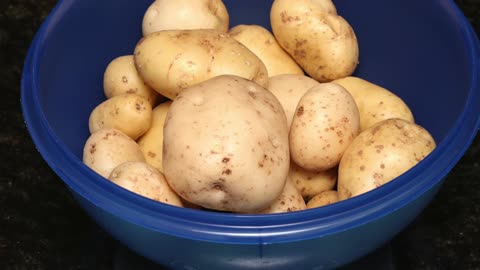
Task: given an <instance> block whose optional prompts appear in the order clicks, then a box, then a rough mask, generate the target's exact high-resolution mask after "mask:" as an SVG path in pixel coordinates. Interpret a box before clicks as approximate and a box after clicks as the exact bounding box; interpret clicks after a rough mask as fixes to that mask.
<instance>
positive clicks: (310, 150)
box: [289, 83, 360, 171]
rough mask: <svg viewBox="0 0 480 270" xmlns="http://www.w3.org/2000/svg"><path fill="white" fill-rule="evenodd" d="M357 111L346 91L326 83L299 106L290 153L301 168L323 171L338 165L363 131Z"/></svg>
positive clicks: (306, 95) (291, 131)
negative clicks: (348, 147) (361, 130)
mask: <svg viewBox="0 0 480 270" xmlns="http://www.w3.org/2000/svg"><path fill="white" fill-rule="evenodd" d="M359 122H360V120H359V115H358V109H357V106H356V104H355V101H354V100H353V97H352V96H351V95H350V94H349V93H348V91H347V90H345V88H343V87H341V86H339V85H337V84H334V83H323V84H320V85H318V86H315V87H313V88H311V89H310V90H308V91H307V93H305V95H303V97H302V98H301V99H300V101H299V102H298V105H297V109H296V113H295V115H294V116H293V121H292V126H291V127H290V135H289V139H290V153H291V157H292V160H293V161H294V162H295V163H296V164H297V165H298V166H300V167H302V168H304V169H306V170H311V171H324V170H328V169H331V168H333V167H335V166H337V165H338V163H339V162H340V158H341V157H342V155H343V152H344V151H345V149H346V148H347V146H348V145H349V144H350V143H351V142H352V141H353V139H354V138H355V137H356V136H357V134H358V131H359V128H360V123H359Z"/></svg>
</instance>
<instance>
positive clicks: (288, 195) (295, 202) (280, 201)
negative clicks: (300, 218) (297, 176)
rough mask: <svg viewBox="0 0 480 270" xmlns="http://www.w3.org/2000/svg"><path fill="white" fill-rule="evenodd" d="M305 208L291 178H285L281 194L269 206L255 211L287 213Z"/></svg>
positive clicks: (260, 212)
mask: <svg viewBox="0 0 480 270" xmlns="http://www.w3.org/2000/svg"><path fill="white" fill-rule="evenodd" d="M306 208H307V205H306V204H305V201H304V200H303V197H302V194H300V192H299V191H298V190H297V189H296V188H295V185H294V184H293V182H292V180H290V179H289V178H287V181H286V183H285V186H284V187H283V191H282V194H280V196H278V198H277V199H276V200H275V201H274V202H273V203H272V204H271V205H270V206H269V207H267V208H265V209H263V210H262V211H259V212H257V214H276V213H288V212H294V211H300V210H305V209H306Z"/></svg>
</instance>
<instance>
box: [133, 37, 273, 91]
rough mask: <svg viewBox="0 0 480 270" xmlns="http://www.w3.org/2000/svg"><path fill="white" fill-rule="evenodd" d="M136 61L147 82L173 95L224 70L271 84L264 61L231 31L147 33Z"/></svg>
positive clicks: (137, 50) (157, 89) (140, 42)
mask: <svg viewBox="0 0 480 270" xmlns="http://www.w3.org/2000/svg"><path fill="white" fill-rule="evenodd" d="M135 65H136V67H137V70H138V72H139V74H140V76H141V77H142V78H143V79H144V81H145V82H146V83H147V84H148V85H150V86H151V87H152V88H153V89H155V90H156V91H157V92H159V93H160V94H162V95H163V96H166V97H168V98H170V99H174V98H175V97H176V96H177V95H178V94H179V93H180V92H181V91H182V90H184V89H186V88H188V87H189V86H192V85H194V84H197V83H199V82H202V81H205V80H207V79H210V78H213V77H216V76H219V75H223V74H229V75H236V76H239V77H242V78H245V79H248V80H252V81H254V82H256V83H258V84H259V85H261V86H263V87H265V88H267V87H268V73H267V69H266V67H265V65H264V64H263V62H262V61H261V60H260V59H259V58H258V57H257V56H256V55H255V54H254V53H253V52H251V51H250V50H249V49H247V48H246V47H245V46H243V45H242V44H241V43H240V42H238V41H236V40H235V39H234V38H232V37H230V35H228V34H226V33H222V32H219V31H217V30H211V29H210V30H171V31H161V32H155V33H152V34H150V35H147V36H145V37H144V38H143V39H142V40H140V41H139V42H138V44H137V46H136V48H135Z"/></svg>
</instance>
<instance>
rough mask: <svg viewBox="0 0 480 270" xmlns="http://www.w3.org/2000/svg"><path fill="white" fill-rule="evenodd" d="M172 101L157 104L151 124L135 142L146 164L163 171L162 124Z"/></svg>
mask: <svg viewBox="0 0 480 270" xmlns="http://www.w3.org/2000/svg"><path fill="white" fill-rule="evenodd" d="M170 105H172V101H167V102H164V103H161V104H159V105H158V106H157V107H155V109H153V112H152V125H151V127H150V129H149V130H148V131H147V132H146V133H145V134H144V135H143V136H142V137H141V138H140V139H138V141H137V143H138V146H140V149H141V150H142V152H143V154H144V155H145V159H146V161H147V163H148V164H150V165H152V166H153V167H155V168H157V169H158V170H159V171H160V172H162V173H163V164H162V162H163V158H162V155H163V154H162V151H163V124H164V123H165V118H166V117H167V112H168V109H169V108H170Z"/></svg>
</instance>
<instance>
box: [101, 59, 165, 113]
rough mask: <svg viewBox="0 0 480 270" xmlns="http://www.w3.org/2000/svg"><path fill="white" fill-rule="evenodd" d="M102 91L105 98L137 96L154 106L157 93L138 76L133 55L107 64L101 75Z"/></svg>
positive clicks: (157, 96)
mask: <svg viewBox="0 0 480 270" xmlns="http://www.w3.org/2000/svg"><path fill="white" fill-rule="evenodd" d="M103 91H104V92H105V96H106V97H107V98H112V97H114V96H118V95H123V94H137V95H139V96H142V97H144V98H146V99H147V100H148V102H150V104H151V105H152V106H155V104H156V103H157V100H158V99H159V95H158V93H157V92H156V91H155V90H153V88H151V87H150V86H148V85H147V84H146V83H145V82H144V81H143V80H142V78H140V76H139V75H138V72H137V69H136V68H135V63H134V60H133V55H125V56H120V57H117V58H115V59H113V60H112V61H111V62H110V64H108V66H107V68H106V69H105V73H104V75H103Z"/></svg>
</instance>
